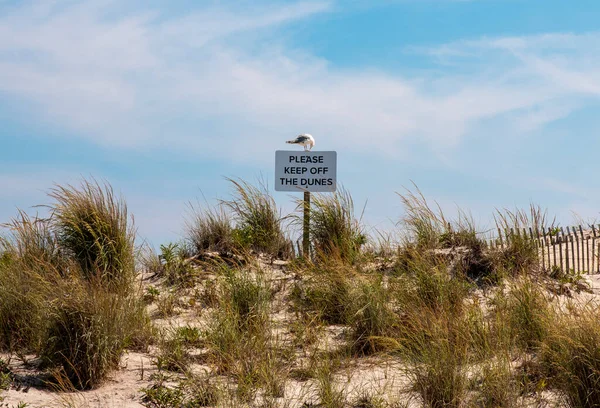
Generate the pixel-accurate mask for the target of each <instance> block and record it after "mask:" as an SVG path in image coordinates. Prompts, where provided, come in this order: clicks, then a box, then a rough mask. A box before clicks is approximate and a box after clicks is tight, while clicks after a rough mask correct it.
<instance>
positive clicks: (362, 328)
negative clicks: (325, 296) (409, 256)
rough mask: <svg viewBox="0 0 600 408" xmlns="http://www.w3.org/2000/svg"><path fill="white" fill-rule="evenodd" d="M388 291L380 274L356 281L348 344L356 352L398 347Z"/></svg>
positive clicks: (368, 352) (396, 322)
mask: <svg viewBox="0 0 600 408" xmlns="http://www.w3.org/2000/svg"><path fill="white" fill-rule="evenodd" d="M391 300H392V299H391V293H390V291H389V289H388V288H387V287H386V286H385V284H384V282H383V280H382V279H381V277H378V278H375V279H368V280H365V281H363V282H362V283H359V289H358V294H357V300H356V305H355V308H356V309H357V310H356V311H353V313H352V316H351V319H350V320H351V326H352V336H353V338H354V339H353V344H352V347H353V349H354V350H355V351H357V352H358V353H359V354H371V353H377V352H384V351H392V350H395V349H398V348H400V345H399V343H398V341H397V340H396V339H395V337H396V336H398V334H399V330H398V324H399V323H398V322H399V316H398V315H397V314H396V313H395V311H394V310H393V308H392V306H391Z"/></svg>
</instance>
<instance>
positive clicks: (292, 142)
mask: <svg viewBox="0 0 600 408" xmlns="http://www.w3.org/2000/svg"><path fill="white" fill-rule="evenodd" d="M286 143H289V144H294V143H295V141H294V140H288V141H286Z"/></svg>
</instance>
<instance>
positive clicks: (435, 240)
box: [397, 184, 480, 249]
mask: <svg viewBox="0 0 600 408" xmlns="http://www.w3.org/2000/svg"><path fill="white" fill-rule="evenodd" d="M413 187H414V191H411V190H410V189H406V190H405V192H404V193H403V194H400V193H397V194H398V196H399V197H400V200H401V202H402V205H403V206H404V211H405V214H404V217H403V218H402V220H401V222H400V224H401V225H403V226H404V227H405V228H406V230H407V232H408V238H409V239H410V240H411V241H412V242H413V243H414V244H415V245H416V246H417V247H418V248H420V249H425V248H429V249H431V248H449V247H457V246H466V247H469V248H471V247H473V246H474V245H478V244H479V243H480V241H479V239H478V238H477V231H476V228H475V223H474V221H473V218H472V217H471V216H470V215H469V214H468V213H466V212H464V211H462V210H461V209H458V216H457V218H456V219H455V220H451V219H449V218H447V217H446V215H445V214H444V212H443V211H442V208H441V207H440V205H439V204H438V203H435V205H434V206H432V205H430V204H429V202H428V201H427V199H426V198H425V196H424V195H423V193H422V192H421V190H419V188H418V187H417V186H416V185H415V184H413Z"/></svg>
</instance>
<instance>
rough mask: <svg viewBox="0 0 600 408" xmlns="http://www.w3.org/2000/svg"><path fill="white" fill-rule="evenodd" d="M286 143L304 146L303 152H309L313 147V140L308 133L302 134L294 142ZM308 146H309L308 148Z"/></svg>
mask: <svg viewBox="0 0 600 408" xmlns="http://www.w3.org/2000/svg"><path fill="white" fill-rule="evenodd" d="M286 143H289V144H298V145H301V146H304V151H309V150H311V149H312V148H313V146H314V145H315V139H313V137H312V136H311V135H309V134H308V133H303V134H301V135H299V136H298V137H297V138H295V139H294V140H288V141H287V142H286ZM308 146H310V148H309V147H308Z"/></svg>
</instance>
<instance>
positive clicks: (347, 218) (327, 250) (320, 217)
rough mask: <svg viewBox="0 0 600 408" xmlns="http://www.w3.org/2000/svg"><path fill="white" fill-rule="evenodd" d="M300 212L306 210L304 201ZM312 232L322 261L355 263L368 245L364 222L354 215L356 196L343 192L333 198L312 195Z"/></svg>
mask: <svg viewBox="0 0 600 408" xmlns="http://www.w3.org/2000/svg"><path fill="white" fill-rule="evenodd" d="M298 208H303V201H298ZM361 218H362V217H361ZM297 222H301V220H300V219H297ZM309 231H310V236H311V241H312V245H313V250H314V251H315V253H316V254H317V256H319V257H326V258H331V257H336V258H339V259H341V260H342V261H354V260H355V259H356V257H357V256H358V255H359V254H360V250H361V247H362V246H363V245H364V244H365V243H366V242H367V236H366V234H365V232H364V227H363V226H362V225H361V222H360V218H358V219H357V218H356V216H355V214H354V201H353V200H352V195H351V194H350V192H349V191H347V190H345V189H343V188H339V189H338V190H337V191H336V192H335V193H333V194H313V195H312V197H311V213H310V227H309Z"/></svg>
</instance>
